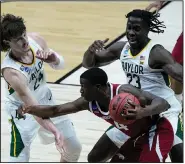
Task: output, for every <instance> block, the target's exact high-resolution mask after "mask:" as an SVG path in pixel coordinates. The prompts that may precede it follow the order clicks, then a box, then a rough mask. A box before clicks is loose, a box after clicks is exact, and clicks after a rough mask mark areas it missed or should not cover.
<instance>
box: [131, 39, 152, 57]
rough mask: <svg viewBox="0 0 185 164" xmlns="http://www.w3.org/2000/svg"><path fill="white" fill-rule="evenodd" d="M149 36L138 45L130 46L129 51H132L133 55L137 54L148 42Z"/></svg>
mask: <svg viewBox="0 0 185 164" xmlns="http://www.w3.org/2000/svg"><path fill="white" fill-rule="evenodd" d="M149 41H150V38H146V39H145V40H144V41H143V42H142V43H140V44H139V45H138V47H131V48H130V51H131V53H132V55H133V56H135V55H137V54H139V53H140V52H141V51H142V50H143V49H144V48H145V47H146V45H147V44H148V43H149Z"/></svg>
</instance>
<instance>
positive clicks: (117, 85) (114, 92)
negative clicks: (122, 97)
mask: <svg viewBox="0 0 185 164" xmlns="http://www.w3.org/2000/svg"><path fill="white" fill-rule="evenodd" d="M111 85H112V92H113V97H114V96H116V95H117V93H116V91H117V88H118V87H119V86H120V84H111Z"/></svg>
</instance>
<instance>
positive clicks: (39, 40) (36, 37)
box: [28, 32, 47, 49]
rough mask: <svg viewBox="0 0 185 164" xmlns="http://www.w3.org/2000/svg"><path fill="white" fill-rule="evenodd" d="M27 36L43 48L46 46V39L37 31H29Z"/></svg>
mask: <svg viewBox="0 0 185 164" xmlns="http://www.w3.org/2000/svg"><path fill="white" fill-rule="evenodd" d="M28 37H30V38H31V39H33V40H34V41H35V42H36V43H37V44H39V45H40V46H41V47H42V48H43V49H46V48H47V43H46V40H45V39H44V37H43V36H41V35H40V34H39V33H37V32H31V33H28Z"/></svg>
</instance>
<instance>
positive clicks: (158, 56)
mask: <svg viewBox="0 0 185 164" xmlns="http://www.w3.org/2000/svg"><path fill="white" fill-rule="evenodd" d="M149 66H150V67H151V68H153V69H163V70H164V72H165V73H167V74H168V75H169V76H171V77H172V78H173V79H175V80H177V81H179V82H180V83H183V67H182V65H180V64H179V63H177V62H176V61H175V60H174V59H173V57H172V55H171V53H170V52H169V51H167V50H166V49H165V48H164V47H162V46H161V45H156V46H154V48H153V49H152V50H151V52H150V57H149Z"/></svg>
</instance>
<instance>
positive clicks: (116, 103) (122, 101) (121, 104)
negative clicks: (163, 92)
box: [109, 93, 140, 125]
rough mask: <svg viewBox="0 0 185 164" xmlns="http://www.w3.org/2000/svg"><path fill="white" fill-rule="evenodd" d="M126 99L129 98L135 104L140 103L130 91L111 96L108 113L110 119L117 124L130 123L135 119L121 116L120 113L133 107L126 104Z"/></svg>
mask: <svg viewBox="0 0 185 164" xmlns="http://www.w3.org/2000/svg"><path fill="white" fill-rule="evenodd" d="M128 100H131V101H132V102H134V103H135V104H137V105H140V102H139V100H138V99H137V98H136V97H135V96H134V95H132V94H130V93H120V94H118V95H116V96H114V97H113V99H112V100H111V101H110V104H109V113H110V116H111V117H112V119H113V120H114V121H116V122H118V123H119V124H125V125H128V124H131V123H133V122H135V120H124V118H123V117H122V116H121V114H122V113H125V114H126V113H127V109H133V107H132V106H131V105H130V104H128Z"/></svg>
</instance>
